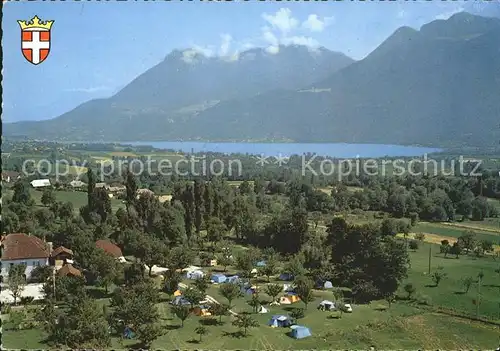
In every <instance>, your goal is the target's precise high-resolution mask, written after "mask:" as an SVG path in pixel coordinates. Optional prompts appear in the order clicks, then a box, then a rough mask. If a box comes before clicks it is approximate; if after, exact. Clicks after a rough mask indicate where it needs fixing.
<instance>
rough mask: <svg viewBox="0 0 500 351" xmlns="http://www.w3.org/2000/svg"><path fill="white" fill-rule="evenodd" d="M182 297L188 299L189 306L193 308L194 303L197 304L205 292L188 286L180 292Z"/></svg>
mask: <svg viewBox="0 0 500 351" xmlns="http://www.w3.org/2000/svg"><path fill="white" fill-rule="evenodd" d="M182 297H184V298H185V299H186V301H189V303H190V304H191V308H193V307H194V305H196V304H198V303H199V302H200V301H202V300H203V299H204V298H205V294H204V293H203V292H201V291H200V290H198V289H193V288H191V287H190V288H187V289H186V290H185V291H184V292H183V293H182Z"/></svg>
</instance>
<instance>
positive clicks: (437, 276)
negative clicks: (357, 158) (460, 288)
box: [431, 266, 448, 286]
mask: <svg viewBox="0 0 500 351" xmlns="http://www.w3.org/2000/svg"><path fill="white" fill-rule="evenodd" d="M447 275H448V274H447V273H446V272H443V267H441V266H439V267H438V268H437V269H436V270H435V271H434V272H433V273H432V275H431V278H432V281H433V282H434V284H435V286H438V285H439V283H440V282H441V280H443V278H445V277H446V276H447Z"/></svg>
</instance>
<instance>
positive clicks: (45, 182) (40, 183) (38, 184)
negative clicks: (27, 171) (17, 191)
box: [30, 179, 50, 189]
mask: <svg viewBox="0 0 500 351" xmlns="http://www.w3.org/2000/svg"><path fill="white" fill-rule="evenodd" d="M30 184H31V186H32V187H33V188H35V189H39V188H45V187H48V186H50V180H49V179H35V180H32V181H31V182H30Z"/></svg>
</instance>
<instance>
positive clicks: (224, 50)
mask: <svg viewBox="0 0 500 351" xmlns="http://www.w3.org/2000/svg"><path fill="white" fill-rule="evenodd" d="M220 37H221V39H222V43H221V44H220V48H219V55H220V56H227V55H228V54H229V49H230V48H231V42H232V41H233V37H232V36H231V35H229V34H221V36H220Z"/></svg>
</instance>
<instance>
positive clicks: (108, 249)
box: [95, 240, 123, 258]
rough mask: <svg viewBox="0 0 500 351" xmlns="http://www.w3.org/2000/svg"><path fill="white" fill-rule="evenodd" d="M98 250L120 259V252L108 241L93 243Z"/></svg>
mask: <svg viewBox="0 0 500 351" xmlns="http://www.w3.org/2000/svg"><path fill="white" fill-rule="evenodd" d="M95 245H96V247H97V248H98V249H103V250H104V251H106V252H107V253H108V254H110V255H111V256H113V257H116V258H118V257H122V256H123V254H122V250H121V249H120V248H119V247H118V246H116V245H115V244H113V243H112V242H111V241H109V240H97V241H96V243H95Z"/></svg>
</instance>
